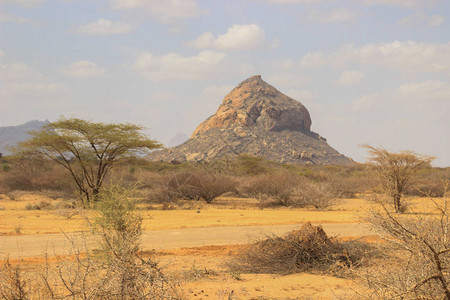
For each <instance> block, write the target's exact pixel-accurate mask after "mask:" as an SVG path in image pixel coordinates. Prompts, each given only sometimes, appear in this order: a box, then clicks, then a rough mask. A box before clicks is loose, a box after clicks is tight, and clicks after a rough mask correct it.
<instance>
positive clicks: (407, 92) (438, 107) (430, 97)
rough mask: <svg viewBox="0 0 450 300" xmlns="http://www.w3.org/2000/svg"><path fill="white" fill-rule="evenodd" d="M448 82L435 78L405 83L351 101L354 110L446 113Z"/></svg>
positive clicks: (448, 97) (448, 92)
mask: <svg viewBox="0 0 450 300" xmlns="http://www.w3.org/2000/svg"><path fill="white" fill-rule="evenodd" d="M448 99H450V83H448V82H443V81H436V80H427V81H422V82H413V83H407V84H403V85H401V86H399V87H398V88H397V89H395V90H392V91H386V92H383V93H374V94H370V95H364V96H362V97H360V98H359V99H357V100H355V101H354V102H353V103H352V108H353V109H354V110H356V111H368V110H373V109H374V108H377V109H381V110H386V107H389V108H390V110H394V111H395V110H399V111H400V110H402V111H403V112H405V111H416V112H424V113H425V111H431V112H434V113H435V114H447V112H448V111H449V109H450V101H448ZM397 113H398V112H397Z"/></svg>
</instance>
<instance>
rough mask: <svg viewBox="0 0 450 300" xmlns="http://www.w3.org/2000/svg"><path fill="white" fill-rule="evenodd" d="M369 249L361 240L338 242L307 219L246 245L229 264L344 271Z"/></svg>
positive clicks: (266, 269) (262, 269) (282, 270)
mask: <svg viewBox="0 0 450 300" xmlns="http://www.w3.org/2000/svg"><path fill="white" fill-rule="evenodd" d="M371 250H372V249H370V248H369V247H368V246H365V244H363V243H358V242H352V243H347V244H344V243H339V242H337V241H336V240H334V239H331V238H329V237H328V236H327V235H326V233H325V232H324V230H323V229H322V227H321V226H313V225H311V223H306V224H304V225H303V226H302V227H301V228H300V229H299V230H293V231H291V232H289V233H287V234H286V235H284V236H282V237H267V238H265V239H263V240H261V241H258V242H256V243H254V244H251V245H249V246H248V247H246V248H244V249H243V251H242V252H241V253H239V254H238V256H237V258H236V260H235V261H234V262H233V263H232V264H231V266H230V268H231V269H232V270H238V271H241V272H247V273H279V274H291V273H298V272H305V271H318V272H332V273H333V274H343V272H342V271H343V270H344V269H349V268H352V267H355V266H357V265H359V264H361V262H362V261H363V258H365V256H367V253H368V252H369V251H371Z"/></svg>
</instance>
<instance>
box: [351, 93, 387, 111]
mask: <svg viewBox="0 0 450 300" xmlns="http://www.w3.org/2000/svg"><path fill="white" fill-rule="evenodd" d="M379 98H380V97H379V95H378V94H377V93H374V94H369V95H364V96H362V97H360V98H358V99H356V100H355V101H353V103H352V104H351V107H352V109H353V110H355V111H367V110H370V109H372V108H374V107H378V106H379V105H380V103H379Z"/></svg>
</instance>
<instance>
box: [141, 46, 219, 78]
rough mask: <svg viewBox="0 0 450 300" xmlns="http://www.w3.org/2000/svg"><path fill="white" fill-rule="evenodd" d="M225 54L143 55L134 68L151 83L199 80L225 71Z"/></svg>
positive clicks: (212, 52)
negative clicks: (223, 64)
mask: <svg viewBox="0 0 450 300" xmlns="http://www.w3.org/2000/svg"><path fill="white" fill-rule="evenodd" d="M225 57H226V54H225V53H220V52H214V51H202V52H200V53H199V54H198V55H197V56H188V57H185V56H182V55H180V54H178V53H169V54H166V55H161V56H157V55H153V54H152V53H149V52H144V53H141V54H140V55H139V56H138V58H137V59H136V61H135V64H134V68H135V69H136V70H138V71H140V72H141V74H142V75H143V76H145V77H146V78H147V79H149V80H151V81H162V80H171V79H174V80H199V79H206V78H209V77H210V76H212V75H213V74H217V73H218V72H219V73H220V72H221V71H224V70H223V69H224V68H221V67H224V66H222V63H223V62H224V60H225Z"/></svg>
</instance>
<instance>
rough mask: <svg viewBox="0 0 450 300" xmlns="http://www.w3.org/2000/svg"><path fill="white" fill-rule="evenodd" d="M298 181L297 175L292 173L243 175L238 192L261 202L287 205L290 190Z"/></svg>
mask: <svg viewBox="0 0 450 300" xmlns="http://www.w3.org/2000/svg"><path fill="white" fill-rule="evenodd" d="M298 183H299V177H298V176H295V175H294V174H292V173H288V172H282V173H276V174H262V175H256V176H252V177H245V179H244V180H243V182H242V183H241V185H240V187H239V192H240V194H241V195H243V196H247V197H252V198H255V199H258V200H259V201H261V202H262V204H266V205H268V204H272V205H289V201H290V198H291V194H292V191H293V189H294V188H295V187H296V186H297V185H298Z"/></svg>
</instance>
